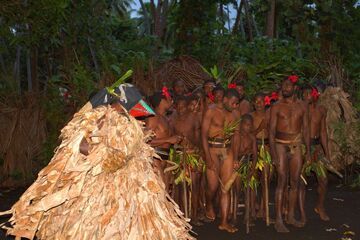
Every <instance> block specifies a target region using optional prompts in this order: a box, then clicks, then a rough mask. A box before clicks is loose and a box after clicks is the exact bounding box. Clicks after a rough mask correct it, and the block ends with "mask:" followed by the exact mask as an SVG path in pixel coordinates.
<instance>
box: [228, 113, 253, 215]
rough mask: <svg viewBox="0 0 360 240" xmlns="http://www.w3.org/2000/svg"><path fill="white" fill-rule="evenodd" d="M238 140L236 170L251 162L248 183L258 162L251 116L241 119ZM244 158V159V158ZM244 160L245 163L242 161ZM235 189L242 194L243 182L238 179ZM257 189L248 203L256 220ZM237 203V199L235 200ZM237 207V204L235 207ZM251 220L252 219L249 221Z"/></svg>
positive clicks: (237, 134) (235, 153)
mask: <svg viewBox="0 0 360 240" xmlns="http://www.w3.org/2000/svg"><path fill="white" fill-rule="evenodd" d="M234 137H235V138H239V139H238V141H237V142H238V143H239V145H238V146H234V147H235V151H234V156H237V157H236V158H235V160H234V169H236V170H237V169H238V168H239V167H240V166H241V164H244V163H245V162H246V161H250V162H251V168H250V171H249V172H248V176H247V178H248V181H249V180H250V178H251V177H252V176H253V175H254V173H255V167H256V162H257V155H258V154H257V143H256V138H255V134H254V120H253V117H252V116H251V115H250V114H245V115H243V116H242V117H241V122H240V129H239V132H238V133H236V134H235V135H234ZM243 157H244V158H243ZM242 158H243V162H240V160H241V159H242ZM235 189H236V192H237V194H240V191H241V181H240V178H239V177H238V178H237V179H236V181H235ZM255 196H256V195H255V189H251V190H250V196H248V197H249V199H248V200H247V201H249V206H248V207H249V209H248V211H250V213H251V217H252V218H255ZM235 201H237V199H236V200H235ZM235 206H237V204H236V205H235ZM249 220H250V219H249Z"/></svg>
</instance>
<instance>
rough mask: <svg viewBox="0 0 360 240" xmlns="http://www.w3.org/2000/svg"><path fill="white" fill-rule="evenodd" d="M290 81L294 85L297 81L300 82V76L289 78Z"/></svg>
mask: <svg viewBox="0 0 360 240" xmlns="http://www.w3.org/2000/svg"><path fill="white" fill-rule="evenodd" d="M287 79H288V80H290V81H291V82H292V83H293V84H295V83H297V81H298V80H299V76H297V75H291V76H289V77H288V78H287Z"/></svg>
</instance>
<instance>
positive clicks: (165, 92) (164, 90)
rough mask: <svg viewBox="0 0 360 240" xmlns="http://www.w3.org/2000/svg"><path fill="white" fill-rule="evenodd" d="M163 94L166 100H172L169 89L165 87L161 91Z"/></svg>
mask: <svg viewBox="0 0 360 240" xmlns="http://www.w3.org/2000/svg"><path fill="white" fill-rule="evenodd" d="M161 93H162V95H163V96H164V97H165V98H167V99H169V98H171V96H170V93H169V91H168V88H167V87H163V88H162V89H161Z"/></svg>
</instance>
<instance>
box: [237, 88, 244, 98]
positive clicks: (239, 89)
mask: <svg viewBox="0 0 360 240" xmlns="http://www.w3.org/2000/svg"><path fill="white" fill-rule="evenodd" d="M236 91H237V92H238V93H239V95H240V99H243V98H244V96H245V89H244V86H241V85H240V86H236Z"/></svg>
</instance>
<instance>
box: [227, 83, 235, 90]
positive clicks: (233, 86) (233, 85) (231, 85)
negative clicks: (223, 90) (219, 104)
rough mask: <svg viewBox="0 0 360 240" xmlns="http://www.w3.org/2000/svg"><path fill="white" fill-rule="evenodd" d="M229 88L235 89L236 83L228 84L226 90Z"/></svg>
mask: <svg viewBox="0 0 360 240" xmlns="http://www.w3.org/2000/svg"><path fill="white" fill-rule="evenodd" d="M230 88H236V83H229V85H228V89H230Z"/></svg>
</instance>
